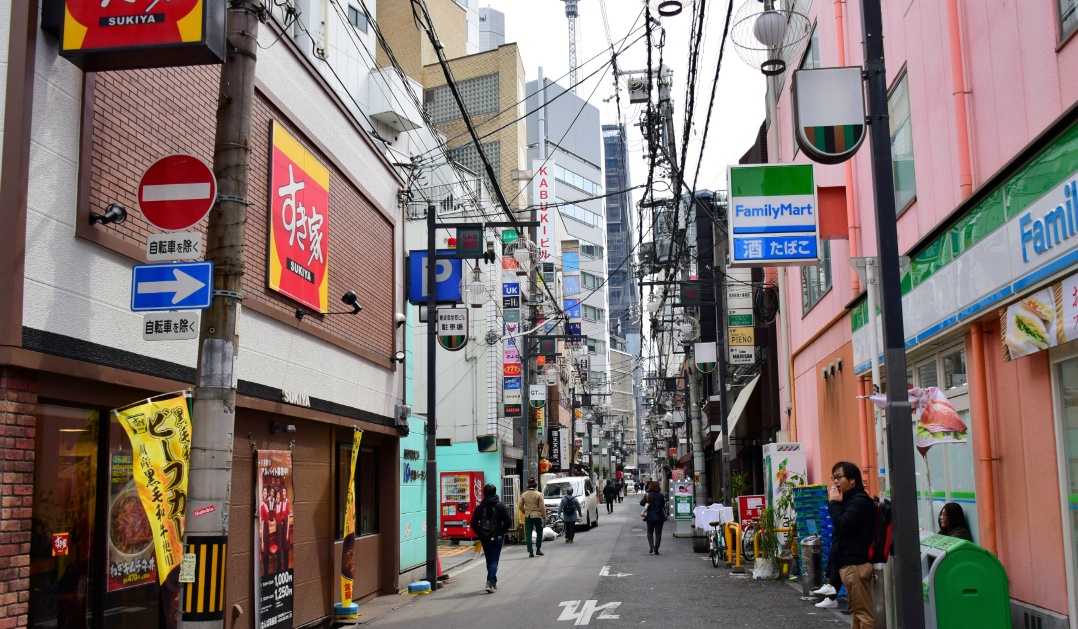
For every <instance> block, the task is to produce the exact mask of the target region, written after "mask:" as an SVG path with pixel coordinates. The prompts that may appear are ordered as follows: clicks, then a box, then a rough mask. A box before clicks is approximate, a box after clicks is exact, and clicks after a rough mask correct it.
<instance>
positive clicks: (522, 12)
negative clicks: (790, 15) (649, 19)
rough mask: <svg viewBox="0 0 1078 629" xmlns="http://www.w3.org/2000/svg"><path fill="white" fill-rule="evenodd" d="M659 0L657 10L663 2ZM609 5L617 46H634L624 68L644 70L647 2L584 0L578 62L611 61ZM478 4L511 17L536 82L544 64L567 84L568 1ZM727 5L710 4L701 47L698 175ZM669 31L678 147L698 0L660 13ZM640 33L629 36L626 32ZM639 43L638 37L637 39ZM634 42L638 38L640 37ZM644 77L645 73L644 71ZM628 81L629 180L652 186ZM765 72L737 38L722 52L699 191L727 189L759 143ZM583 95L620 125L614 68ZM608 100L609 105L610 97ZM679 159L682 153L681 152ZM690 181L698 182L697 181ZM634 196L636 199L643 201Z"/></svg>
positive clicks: (695, 131) (622, 60)
mask: <svg viewBox="0 0 1078 629" xmlns="http://www.w3.org/2000/svg"><path fill="white" fill-rule="evenodd" d="M651 1H652V15H653V16H656V17H657V13H656V12H655V5H656V4H657V2H656V0H651ZM733 1H734V14H735V15H736V13H737V9H738V7H740V5H741V3H742V2H755V1H756V0H733ZM603 3H605V5H606V15H607V18H608V22H609V25H610V38H611V39H612V40H613V42H614V46H615V48H617V49H621V48H622V47H623V46H625V44H626V43H631V45H630V46H629V47H628V48H627V49H625V50H624V51H623V52H621V53H619V55H618V66H619V68H620V69H621V70H622V71H625V70H644V69H646V68H647V47H646V40H645V39H644V38H643V35H644V29H643V24H644V17H643V13H642V12H643V9H644V2H642V1H641V0H579V3H578V8H579V14H580V15H579V17H578V18H577V20H576V24H577V38H578V44H577V63H578V66H579V68H580V69H579V76H580V77H581V79H583V77H585V76H587V75H588V74H590V73H591V72H593V71H595V70H596V69H598V68H599V67H600V66H602V65H603V64H604V63H609V61H610V53H609V44H608V41H607V35H606V27H605V25H604V21H603V11H602V4H603ZM479 6H481V7H487V6H489V7H491V8H493V9H496V10H498V11H501V12H502V13H504V14H505V41H506V43H511V42H515V43H516V44H517V45H518V46H519V48H520V55H521V58H522V60H523V63H524V71H525V74H526V75H527V78H528V80H529V81H532V80H535V79H536V78H537V77H538V68H539V66H542V67H543V75H544V77H547V78H550V79H554V80H557V82H558V83H560V84H561V85H566V86H567V85H568V84H569V80H568V77H567V76H565V75H567V73H568V72H569V27H568V20H567V19H566V17H565V3H564V2H562V0H527V1H523V0H480V2H479ZM726 8H727V2H723V1H718V2H715V1H713V2H709V3H707V4H706V13H705V16H706V20H705V23H704V36H703V44H702V50H701V55H700V56H701V65H700V68H699V70H698V72H699V78H698V80H697V90H696V92H697V95H696V106H695V109H694V115H693V127H692V135H691V137H690V140H689V149H688V158H687V160H688V162H687V166H686V172H687V173H688V174H690V175H691V174H693V173H695V172H696V168H697V161H698V160H697V158H698V156H699V155H700V143H701V140H702V134H703V129H704V121H705V117H706V115H707V106H708V102H709V98H710V95H711V85H712V81H713V79H714V76H715V66H716V65H717V63H718V57H719V45H720V43H721V42H720V39H721V38H722V32H723V22H724V20H725V18H726ZM660 19H661V22H662V28H663V29H664V30H665V31H666V34H665V46H664V48H663V63H664V64H665V65H666V66H668V67H669V68H670V69H671V70H672V71H673V78H674V88H673V92H672V93H673V101H674V111H675V118H676V128H677V137H678V150H679V151H680V150H681V146H682V133H683V131H682V121H683V120H684V116H685V108H686V94H685V85H686V78H687V74H688V59H689V39H690V25H691V22H692V0H685V1H684V10H683V11H682V12H681V14H680V15H677V16H673V17H665V18H660ZM630 33H633V34H632V35H630V36H629V37H628V39H627V40H626V36H627V35H629V34H630ZM636 40H639V41H636ZM634 41H635V43H632V42H634ZM653 42H654V43H656V44H657V43H658V34H657V32H656V33H653ZM652 55H653V56H652V62H653V64H654V65H656V66H657V65H658V50H655V49H653V52H652ZM641 76H643V75H642V74H641ZM620 85H621V113H622V119H623V120H624V121H625V124H626V127H627V135H628V140H629V146H630V148H631V150H632V154H631V156H630V181H632V183H633V185H641V184H643V183H645V181H646V178H647V165H646V162H645V161H644V158H643V153H642V150H641V149H642V146H643V136H642V135H641V131H640V129H639V128H638V127H635V126H634V125H635V124H636V122H637V121H638V120H639V117H640V114H641V110H642V107H641V106H640V105H629V103H628V92H627V91H626V89H625V78H624V77H622V78H621V80H620ZM765 90H766V86H765V81H764V76H763V75H762V74H761V73H760V71H759V69H755V68H751V67H749V66H748V65H747V64H746V63H745V62H743V61H742V60H741V58H740V57H739V56H738V55H737V52H736V51H735V49H734V45H733V42H731V41H729V40H728V41H727V43H726V50H725V53H724V56H723V61H722V69H721V71H720V73H719V83H718V90H717V91H716V94H715V105H714V111H713V112H712V115H711V122H710V125H709V126H708V128H709V130H708V134H707V143H706V147H705V150H704V154H703V158H702V159H701V160H699V161H700V162H701V166H700V175H699V180H698V183H697V188H698V189H725V188H726V166H727V165H728V164H731V163H733V164H736V163H737V160H738V158H740V157H741V155H743V154H744V153H745V151H746V150H748V148H749V147H750V146H751V145H752V142H753V140H754V139H755V137H756V133H757V131H758V130H759V128H760V123H761V122H763V119H764V95H765ZM577 95H578V96H580V97H581V98H584V99H586V100H588V101H590V102H591V104H592V105H595V106H596V107H598V108H599V110H600V116H601V120H602V123H603V124H613V123H615V122H616V121H617V120H618V108H617V106H616V103H615V100H614V99H612V98H611V97H612V96H613V95H614V86H613V77H612V73H611V71H610V69H609V67H607V68H605V69H604V70H603V71H601V72H599V73H597V74H596V76H595V77H593V78H592V79H590V80H589V81H586V82H585V81H582V82H581V84H580V86H579V87H578V89H577ZM606 99H609V100H608V101H607V102H604V100H606ZM679 159H680V156H679ZM690 185H691V184H690ZM639 199H640V196H639V195H634V200H637V201H638V200H639Z"/></svg>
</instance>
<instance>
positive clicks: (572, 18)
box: [562, 0, 580, 94]
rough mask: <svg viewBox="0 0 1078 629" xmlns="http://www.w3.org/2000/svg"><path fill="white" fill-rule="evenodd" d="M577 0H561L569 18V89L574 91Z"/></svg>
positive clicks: (575, 79) (575, 81)
mask: <svg viewBox="0 0 1078 629" xmlns="http://www.w3.org/2000/svg"><path fill="white" fill-rule="evenodd" d="M578 1H579V0H562V2H564V3H565V17H566V18H568V20H569V89H570V90H572V92H573V93H574V94H575V93H576V83H577V79H578V77H577V69H576V18H577V16H579V15H580V14H579V12H578V11H577V6H576V4H577V2H578Z"/></svg>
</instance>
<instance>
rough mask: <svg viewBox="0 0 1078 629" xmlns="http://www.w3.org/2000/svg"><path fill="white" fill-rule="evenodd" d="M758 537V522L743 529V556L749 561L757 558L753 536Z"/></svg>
mask: <svg viewBox="0 0 1078 629" xmlns="http://www.w3.org/2000/svg"><path fill="white" fill-rule="evenodd" d="M754 537H756V523H755V522H753V523H752V524H749V525H748V526H746V527H745V529H744V530H743V531H741V556H742V557H743V558H744V559H745V561H746V562H747V563H751V562H753V561H755V560H756V550H755V548H754V547H753V544H752V542H753V538H754Z"/></svg>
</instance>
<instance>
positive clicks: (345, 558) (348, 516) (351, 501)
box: [341, 430, 363, 605]
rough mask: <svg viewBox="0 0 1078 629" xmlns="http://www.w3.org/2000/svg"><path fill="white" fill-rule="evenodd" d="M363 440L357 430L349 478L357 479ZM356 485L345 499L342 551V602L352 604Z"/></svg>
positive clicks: (351, 486)
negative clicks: (358, 457)
mask: <svg viewBox="0 0 1078 629" xmlns="http://www.w3.org/2000/svg"><path fill="white" fill-rule="evenodd" d="M362 440H363V431H362V430H356V431H355V432H354V433H353V435H352V464H351V466H350V467H349V468H348V469H349V473H348V478H355V477H356V457H357V456H358V455H359V444H360V442H361V441H362ZM355 533H356V484H355V483H348V493H347V494H345V499H344V544H343V546H342V550H341V602H342V603H344V605H349V604H351V602H352V583H353V581H354V580H355V578H356V535H355Z"/></svg>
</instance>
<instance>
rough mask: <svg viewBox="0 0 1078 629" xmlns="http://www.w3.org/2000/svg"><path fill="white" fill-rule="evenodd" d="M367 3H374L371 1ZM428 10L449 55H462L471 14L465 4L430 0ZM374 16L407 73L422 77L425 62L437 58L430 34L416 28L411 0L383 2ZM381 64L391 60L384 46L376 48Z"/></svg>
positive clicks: (418, 77) (421, 78) (465, 49)
mask: <svg viewBox="0 0 1078 629" xmlns="http://www.w3.org/2000/svg"><path fill="white" fill-rule="evenodd" d="M368 6H371V4H370V3H368ZM427 10H428V11H429V12H430V18H431V20H432V21H433V22H434V29H435V31H437V33H438V40H439V41H441V42H442V45H443V46H445V56H446V58H447V59H454V58H456V57H463V56H464V54H465V53H466V52H467V48H468V46H467V38H468V16H467V13H466V11H465V9H464V7H462V6H460V5H459V4H457V3H456V2H455V1H454V0H431V1H430V2H427ZM375 20H376V21H377V23H378V26H379V28H381V30H382V35H383V36H384V37H385V38H386V41H387V42H389V47H390V48H391V49H392V50H393V56H394V57H395V58H396V59H397V63H399V64H400V66H401V68H402V69H403V70H404V73H405V74H407V75H408V76H410V77H411V78H413V79H415V80H417V81H422V80H423V66H425V65H427V64H431V63H437V62H438V56H437V55H436V54H435V52H434V46H432V45H431V43H430V37H429V36H427V34H426V33H425V32H423V31H420V30H419V29H417V28H416V25H415V19H414V17H413V15H412V3H411V2H380V3H378V12H377V15H375ZM376 55H377V61H378V66H379V67H382V68H386V67H389V66H390V65H391V64H390V60H389V56H388V55H387V54H386V52H385V50H383V49H382V47H381V46H378V47H377V51H376Z"/></svg>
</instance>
